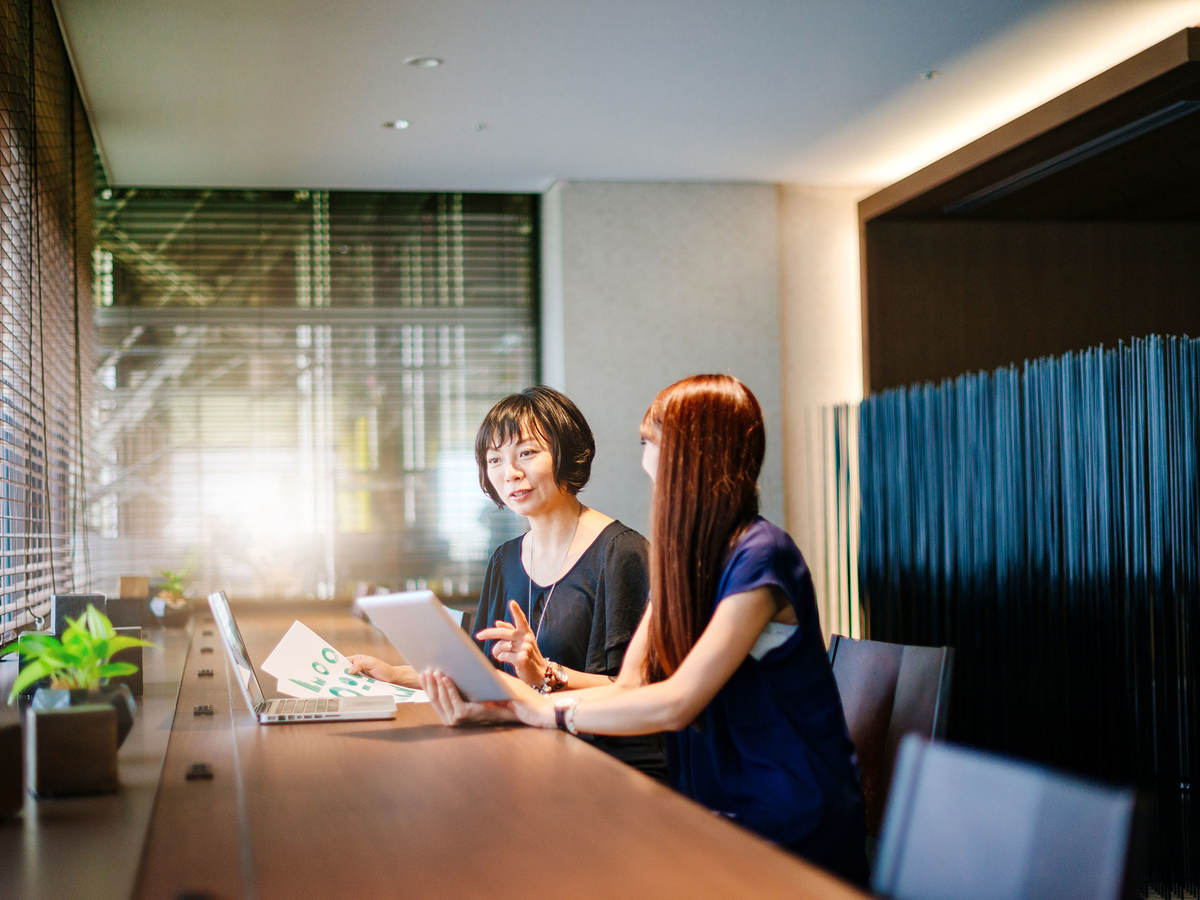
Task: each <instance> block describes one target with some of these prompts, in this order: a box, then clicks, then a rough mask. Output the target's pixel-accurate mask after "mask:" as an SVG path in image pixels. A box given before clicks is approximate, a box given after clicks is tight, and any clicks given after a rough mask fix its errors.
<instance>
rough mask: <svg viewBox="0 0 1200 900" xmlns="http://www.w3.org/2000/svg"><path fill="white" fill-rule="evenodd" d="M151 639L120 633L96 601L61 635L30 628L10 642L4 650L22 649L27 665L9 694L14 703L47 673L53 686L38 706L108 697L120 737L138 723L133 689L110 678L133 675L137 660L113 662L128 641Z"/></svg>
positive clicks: (40, 695) (0, 651)
mask: <svg viewBox="0 0 1200 900" xmlns="http://www.w3.org/2000/svg"><path fill="white" fill-rule="evenodd" d="M153 646H154V645H153V644H152V643H151V642H150V641H144V640H141V639H140V638H133V637H126V636H125V635H119V634H117V632H116V630H115V629H114V628H113V626H112V622H110V621H109V620H108V617H107V616H106V615H104V613H102V612H100V610H98V609H96V607H95V606H93V605H92V604H90V603H89V604H88V607H87V610H86V611H85V612H84V614H83V615H82V616H80V617H79V618H78V619H71V618H68V619H67V627H66V629H65V630H64V631H63V635H62V639H61V640H60V639H59V638H56V637H55V636H54V635H52V634H26V635H24V636H23V637H22V638H20V639H18V640H17V641H14V642H13V643H11V644H9V645H8V646H6V647H3V648H0V656H3V655H4V654H5V653H8V652H9V651H10V650H17V651H18V652H19V653H20V654H21V658H22V660H23V661H24V663H25V665H24V667H23V668H22V669H21V671H20V673H19V674H18V675H17V678H16V680H15V681H14V682H13V686H12V691H11V692H10V693H9V695H8V702H9V703H10V704H11V703H12V702H13V701H14V700H15V699H16V698H17V695H18V694H20V693H21V691H23V690H24V689H25V688H27V687H29V686H30V685H32V684H34V683H35V682H37V681H40V680H42V679H43V678H49V679H50V686H49V687H48V688H45V687H44V688H39V689H38V691H37V693H35V694H34V695H33V704H32V706H33V708H34V709H50V708H53V707H63V706H75V705H79V704H82V703H88V702H101V703H108V704H111V705H112V706H113V708H114V709H116V710H117V723H118V740H117V743H118V744H120V742H121V741H123V740H124V739H125V735H126V734H128V733H129V729H130V727H132V725H133V710H134V708H135V707H134V701H133V695H132V694H131V693H130V692H129V688H127V687H126V686H125V685H118V686H116V687H113V688H108V687H107V682H108V679H110V678H115V677H117V676H119V675H132V674H133V673H134V672H136V671H137V666H135V665H134V664H133V663H129V662H113V661H112V656H113V654H115V653H119V652H121V651H122V650H125V649H127V648H129V647H153Z"/></svg>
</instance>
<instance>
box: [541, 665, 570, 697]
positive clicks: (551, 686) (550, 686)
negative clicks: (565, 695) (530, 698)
mask: <svg viewBox="0 0 1200 900" xmlns="http://www.w3.org/2000/svg"><path fill="white" fill-rule="evenodd" d="M566 686H567V672H566V669H564V668H563V667H562V666H560V665H558V664H556V663H553V662H551V661H550V660H546V671H545V673H544V674H543V675H542V686H541V687H539V688H538V693H539V694H542V695H546V694H549V693H552V692H554V691H559V690H562V689H563V688H565V687H566Z"/></svg>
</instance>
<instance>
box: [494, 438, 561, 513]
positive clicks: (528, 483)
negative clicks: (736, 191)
mask: <svg viewBox="0 0 1200 900" xmlns="http://www.w3.org/2000/svg"><path fill="white" fill-rule="evenodd" d="M486 462H487V476H488V481H490V482H491V483H492V488H493V490H495V492H496V495H497V496H498V497H499V498H500V499H501V500H503V501H504V505H505V506H507V507H508V508H509V509H511V510H512V511H513V512H515V513H516V514H517V515H520V516H535V515H538V514H539V513H541V512H545V511H547V510H548V509H550V508H552V507H553V506H554V505H555V504H558V503H561V502H562V501H563V500H564V499H565V498H566V497H567V496H568V495H567V492H566V491H565V490H563V488H562V487H560V486H559V484H558V482H557V481H555V480H554V456H553V455H552V454H551V453H550V449H549V448H548V447H547V446H546V444H545V442H544V441H543V440H542V439H541V438H537V437H523V438H514V439H512V440H510V441H509V442H508V443H506V444H502V445H501V446H499V447H492V448H491V449H490V450H488V452H487V457H486Z"/></svg>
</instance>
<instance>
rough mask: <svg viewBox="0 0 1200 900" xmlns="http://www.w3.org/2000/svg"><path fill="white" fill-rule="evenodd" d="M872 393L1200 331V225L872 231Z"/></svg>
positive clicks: (988, 225)
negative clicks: (1123, 342)
mask: <svg viewBox="0 0 1200 900" xmlns="http://www.w3.org/2000/svg"><path fill="white" fill-rule="evenodd" d="M864 250H865V253H866V273H867V297H868V303H867V310H866V312H867V318H868V321H867V334H868V340H869V348H868V360H869V381H870V388H871V390H873V391H875V390H882V389H885V388H889V387H896V386H899V385H904V384H911V383H915V382H922V381H929V380H937V379H941V378H946V377H950V376H953V375H956V374H958V373H960V372H969V371H977V370H981V369H991V368H994V367H996V366H1000V365H1008V364H1010V363H1014V362H1017V361H1019V360H1022V359H1027V358H1035V357H1039V356H1046V355H1052V354H1058V353H1064V352H1066V351H1067V350H1072V349H1077V348H1079V347H1086V346H1093V345H1098V344H1104V345H1107V346H1112V345H1114V344H1115V343H1116V342H1117V341H1118V340H1122V339H1128V338H1130V337H1133V336H1135V335H1144V334H1150V333H1163V334H1192V335H1195V334H1200V302H1198V300H1200V298H1198V296H1197V294H1198V292H1200V291H1198V288H1200V225H1197V224H1192V223H1138V222H1089V223H1060V222H1019V223H1018V222H1003V223H999V222H911V221H880V222H874V223H871V224H868V225H867V228H866V246H865V248H864Z"/></svg>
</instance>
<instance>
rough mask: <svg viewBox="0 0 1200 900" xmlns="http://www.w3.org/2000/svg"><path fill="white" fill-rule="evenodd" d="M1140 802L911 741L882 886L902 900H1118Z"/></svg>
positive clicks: (894, 797)
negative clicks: (1077, 899) (965, 898)
mask: <svg viewBox="0 0 1200 900" xmlns="http://www.w3.org/2000/svg"><path fill="white" fill-rule="evenodd" d="M1136 807H1137V804H1136V795H1135V792H1134V791H1133V790H1132V789H1128V790H1118V789H1113V788H1109V787H1104V786H1101V785H1097V784H1093V783H1090V782H1086V781H1082V780H1080V779H1078V778H1074V777H1070V776H1067V775H1062V774H1060V773H1057V772H1053V771H1050V770H1049V769H1045V768H1043V767H1041V766H1035V765H1033V764H1031V763H1025V762H1018V761H1015V760H1011V759H1005V758H1002V757H999V756H995V755H992V754H987V753H983V752H981V751H978V750H970V749H967V748H964V747H958V746H955V745H953V744H945V743H936V744H935V743H930V742H928V741H925V740H923V739H921V738H918V737H916V736H915V735H912V736H909V737H906V738H905V739H904V741H903V743H902V744H901V746H900V753H899V755H898V757H897V760H896V770H895V777H894V778H893V779H892V789H891V793H890V795H889V797H888V803H887V813H886V816H885V818H884V824H883V834H882V837H881V839H880V842H879V852H878V855H877V856H876V859H875V870H874V877H873V879H872V887H873V888H874V890H875V891H876V892H877V893H879V894H882V895H883V896H885V897H890V898H893V900H917V898H920V900H943V898H945V900H961V898H964V897H970V898H972V900H1018V898H1019V900H1072V898H1080V900H1083V898H1087V900H1117V898H1119V897H1123V896H1129V895H1130V891H1131V890H1132V888H1133V887H1134V881H1135V880H1136V879H1135V877H1134V875H1135V872H1136V871H1137V869H1138V866H1137V865H1136V864H1135V860H1136V858H1137V857H1138V856H1139V854H1140V850H1137V849H1131V848H1137V847H1138V842H1137V841H1136V840H1134V838H1135V837H1136V836H1137V835H1138V834H1139V833H1140V828H1138V827H1137V825H1136V824H1135V822H1136V820H1137V809H1136Z"/></svg>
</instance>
